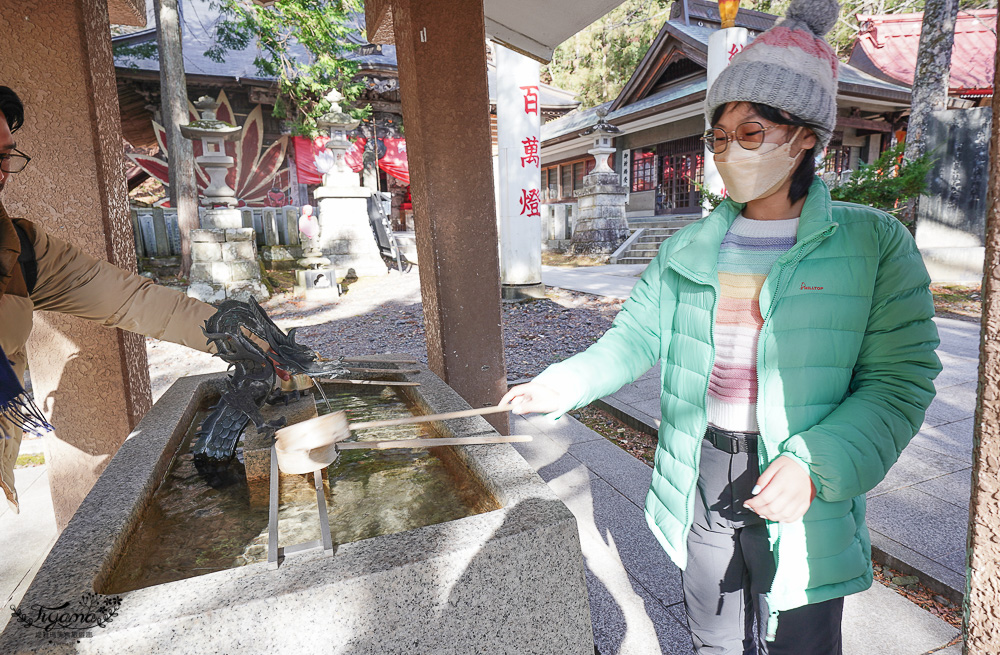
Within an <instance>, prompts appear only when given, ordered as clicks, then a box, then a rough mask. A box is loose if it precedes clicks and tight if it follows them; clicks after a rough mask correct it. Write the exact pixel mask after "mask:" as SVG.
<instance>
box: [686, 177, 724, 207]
mask: <svg viewBox="0 0 1000 655" xmlns="http://www.w3.org/2000/svg"><path fill="white" fill-rule="evenodd" d="M688 179H689V180H691V178H690V177H689V178H688ZM691 184H693V185H694V188H696V189H698V193H699V194H700V195H701V204H702V206H703V207H707V208H708V210H709V211H714V210H715V208H716V207H718V206H719V205H720V204H722V201H723V200H724V198H723V197H722V196H720V195H719V194H717V193H712V192H711V191H710V190H709V189H708V187H707V186H705V185H704V184H702V183H701V182H698V181H697V180H691Z"/></svg>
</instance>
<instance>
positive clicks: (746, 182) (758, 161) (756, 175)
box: [715, 126, 802, 203]
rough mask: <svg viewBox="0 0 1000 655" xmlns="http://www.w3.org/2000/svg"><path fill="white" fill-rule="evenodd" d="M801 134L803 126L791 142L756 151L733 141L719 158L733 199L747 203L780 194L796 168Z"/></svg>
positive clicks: (767, 144)
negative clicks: (797, 140)
mask: <svg viewBox="0 0 1000 655" xmlns="http://www.w3.org/2000/svg"><path fill="white" fill-rule="evenodd" d="M801 131H802V127H801V126H800V127H799V128H798V129H797V130H795V134H793V135H792V138H791V139H789V140H788V143H783V144H780V145H779V144H777V143H763V144H761V146H760V147H759V148H757V149H756V150H747V149H746V148H744V147H743V146H741V145H740V144H739V143H738V142H737V141H736V140H733V141H732V142H731V143H730V144H729V147H728V148H726V150H725V152H723V153H721V154H718V155H715V166H716V168H718V169H719V175H720V176H722V181H723V183H724V184H725V185H726V193H728V194H729V197H730V198H732V199H733V200H735V201H736V202H740V203H746V202H750V201H751V200H756V199H757V198H766V197H768V196H769V195H771V194H772V193H774V192H775V191H777V190H778V187H780V186H781V185H782V184H784V182H785V180H787V179H788V176H789V175H791V174H792V169H793V168H794V167H795V157H792V156H791V151H792V141H794V140H795V137H797V136H798V135H799V132H801ZM768 146H773V147H772V148H768Z"/></svg>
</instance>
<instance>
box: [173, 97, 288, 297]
mask: <svg viewBox="0 0 1000 655" xmlns="http://www.w3.org/2000/svg"><path fill="white" fill-rule="evenodd" d="M194 106H195V107H196V108H197V109H198V110H199V111H201V119H200V120H197V121H193V122H191V123H189V124H187V125H182V126H181V132H182V133H183V134H184V136H185V137H187V138H188V139H201V147H202V155H201V156H200V157H198V158H197V159H196V160H195V162H196V163H198V164H199V165H200V166H201V167H202V168H204V169H205V172H206V174H207V175H208V179H209V184H208V187H207V188H206V189H205V191H204V194H203V196H202V198H201V200H200V202H201V205H202V206H203V207H204V208H205V209H204V210H203V211H202V212H200V219H201V229H198V230H191V276H190V285H189V286H188V291H187V294H188V295H189V296H191V297H192V298H197V299H199V300H202V301H204V302H221V301H223V300H226V299H227V298H234V299H236V300H246V299H247V298H249V297H253V298H255V299H257V300H267V298H268V296H269V295H270V294H268V291H267V287H265V286H264V283H263V282H261V279H260V265H259V264H258V263H257V247H256V244H255V242H254V230H253V228H247V227H243V218H242V214H241V213H240V211H239V210H238V209H235V207H236V204H237V200H236V192H235V191H234V190H233V189H231V188H230V187H229V185H228V184H226V174H227V172H228V170H229V169H230V168H232V166H233V165H234V164H235V163H236V162H235V161H234V160H233V158H232V157H230V156H228V155H227V154H226V144H225V142H226V141H234V140H236V139H238V138H239V135H240V128H238V127H236V126H234V125H230V124H229V123H226V122H224V121H220V120H219V119H217V118H216V117H215V111H216V109H218V107H219V103H218V102H216V101H215V100H213V99H212V98H209V97H208V96H202V97H201V98H198V101H197V102H195V103H194Z"/></svg>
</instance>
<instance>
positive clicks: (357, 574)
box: [0, 367, 593, 655]
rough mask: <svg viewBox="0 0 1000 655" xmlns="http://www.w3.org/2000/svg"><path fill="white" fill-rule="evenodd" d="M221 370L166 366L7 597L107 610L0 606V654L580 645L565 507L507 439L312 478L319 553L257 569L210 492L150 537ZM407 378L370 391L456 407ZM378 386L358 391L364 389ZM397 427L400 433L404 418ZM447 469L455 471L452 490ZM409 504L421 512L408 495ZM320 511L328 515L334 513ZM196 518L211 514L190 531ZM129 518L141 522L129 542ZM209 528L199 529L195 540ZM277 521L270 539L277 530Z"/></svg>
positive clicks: (578, 593) (468, 424) (573, 648)
mask: <svg viewBox="0 0 1000 655" xmlns="http://www.w3.org/2000/svg"><path fill="white" fill-rule="evenodd" d="M224 378H225V376H224V374H210V375H202V376H191V377H188V378H182V379H180V380H178V381H177V382H176V383H175V384H174V385H173V386H172V387H171V388H170V389H169V390H168V391H167V393H166V394H164V396H163V397H162V398H161V399H160V400H159V401H158V402H157V403H156V404H155V405H154V407H153V408H152V409H151V410H150V412H149V413H148V414H147V415H146V416H145V417H144V418H143V420H142V421H141V422H140V423H139V425H138V426H137V427H136V429H135V430H134V431H133V433H132V434H131V435H130V437H129V439H128V440H127V441H126V442H125V444H123V446H122V448H121V449H120V450H119V452H118V453H117V454H116V455H115V457H114V458H113V459H112V461H111V462H110V464H109V465H108V467H107V469H106V470H105V471H104V472H103V473H102V475H101V477H100V478H99V479H98V481H97V483H96V484H95V486H94V488H93V489H92V490H91V492H90V494H89V495H88V496H87V498H86V499H85V500H84V502H83V503H82V505H81V506H80V508H79V510H78V511H77V513H76V514H75V515H74V517H73V518H72V519H71V520H70V522H69V524H68V525H67V527H66V529H65V530H64V531H63V533H62V534H61V535H60V537H59V539H58V540H57V542H56V544H55V546H54V547H53V548H52V551H51V552H50V554H49V556H48V558H47V559H46V560H45V562H44V563H43V565H42V567H41V569H40V570H39V571H38V573H37V574H36V576H35V578H34V580H33V582H32V583H31V585H30V586H29V588H28V590H27V593H26V594H25V596H24V599H23V600H22V603H21V605H20V606H19V608H18V609H19V611H21V612H22V613H23V614H24V615H25V616H27V617H35V616H38V615H39V613H40V612H41V610H42V609H44V608H47V607H54V606H59V605H61V604H63V603H69V604H70V605H71V606H72V604H74V603H75V604H79V603H80V602H81V601H82V602H84V603H90V604H91V605H93V603H94V598H95V596H93V594H95V593H96V594H98V596H97V597H96V598H97V599H98V600H100V601H102V602H103V601H113V602H111V603H110V605H108V606H111V607H115V608H116V611H115V614H114V616H113V618H112V620H111V621H110V622H104V623H103V624H102V625H97V626H92V627H91V628H89V629H87V630H84V631H81V630H77V631H75V632H74V631H73V630H68V631H67V630H49V631H46V630H44V629H43V628H42V627H41V626H40V624H38V623H35V624H33V625H28V624H26V623H25V622H23V621H17V620H12V621H11V622H10V623H9V624H8V626H7V628H6V629H5V630H4V632H3V633H2V634H0V653H4V654H5V655H6V654H8V653H11V654H13V653H100V654H104V653H227V654H228V653H262V652H268V653H286V652H287V653H293V652H294V653H299V652H301V651H302V649H304V648H310V649H317V648H318V649H320V651H319V652H324V653H379V654H382V653H435V654H436V653H454V654H456V655H459V654H461V655H467V654H471V653H477V654H478V653H544V654H550V653H579V654H580V655H590V653H593V636H592V631H591V621H590V610H589V605H588V600H587V589H586V581H585V577H584V567H583V560H582V554H581V550H580V540H579V534H578V531H577V525H576V520H575V518H574V516H573V515H572V513H570V511H569V510H568V509H567V508H566V506H565V505H564V504H563V503H562V502H561V501H560V500H559V499H558V498H557V497H556V496H555V495H554V494H553V493H552V491H551V490H550V489H549V488H548V486H547V485H546V484H545V483H544V482H543V481H542V480H541V478H539V477H538V475H537V474H536V473H535V472H534V470H533V469H532V468H531V467H529V466H528V465H527V463H526V462H525V461H524V460H523V459H522V458H521V456H520V455H518V454H517V451H515V450H514V448H513V447H512V446H510V445H509V444H501V445H481V446H464V447H455V448H450V447H448V448H435V449H432V451H440V452H438V453H434V452H431V451H425V452H424V453H419V452H418V453H410V454H408V455H405V456H406V457H407V458H410V459H413V458H416V459H420V458H421V457H431V456H433V457H435V458H436V459H437V461H438V462H439V464H435V465H434V466H438V467H439V468H440V471H441V472H442V475H441V476H440V477H439V478H437V480H438V481H431V482H430V483H429V485H427V486H424V487H422V488H423V489H424V491H419V490H414V489H420V488H421V487H419V485H418V486H417V487H410V491H401V489H403V487H404V486H405V485H403V483H402V482H400V479H399V476H400V475H401V474H400V473H398V472H396V471H401V470H402V471H412V470H414V469H413V467H412V466H411V465H412V463H413V462H412V461H411V462H406V463H405V464H404V465H403V466H402V467H401V468H399V469H394V468H392V466H390V464H392V462H388V463H386V462H382V463H379V464H377V465H371V464H364V463H363V466H362V468H364V467H365V466H368V467H369V470H368V471H367V475H366V476H361V477H358V478H354V479H352V478H350V474H347V477H346V478H345V477H342V474H344V472H343V471H340V472H338V471H337V470H331V471H329V472H328V480H327V483H326V485H325V493H326V494H327V502H328V504H329V506H330V512H331V514H330V518H331V532H335V533H336V534H337V536H335V539H334V541H335V543H337V545H336V547H335V552H334V554H333V555H332V556H330V555H326V554H324V553H323V551H322V550H316V551H310V552H308V553H302V554H298V555H295V556H292V557H289V558H288V559H287V560H285V561H284V562H283V563H282V565H281V566H280V567H279V568H278V569H276V570H272V569H271V568H270V567H269V566H268V564H267V562H266V561H258V560H262V559H266V556H264V555H263V553H261V552H260V549H259V548H255V546H258V545H259V543H257V542H256V541H255V540H256V539H259V538H260V537H261V536H262V534H263V536H264V537H265V538H266V525H265V526H264V527H265V529H264V530H263V532H262V531H260V530H257V529H256V527H257V526H256V525H255V524H254V520H256V519H254V518H253V517H252V516H250V517H249V518H248V517H244V519H240V520H236V519H233V518H231V517H228V516H226V517H225V519H223V518H220V517H221V516H222V514H223V513H225V512H223V510H221V509H219V508H217V507H216V508H214V509H210V510H209V511H207V512H203V514H204V515H203V516H200V517H191V518H190V519H189V520H190V521H191V524H190V525H189V526H188V527H189V528H190V529H188V530H187V531H186V532H185V530H183V529H182V530H181V531H180V533H179V534H180V535H181V537H179V538H178V539H179V540H180V541H182V542H183V541H184V540H189V541H190V543H191V544H194V545H195V546H196V547H194V548H188V549H187V550H188V551H192V550H193V551H194V552H193V553H192V552H187V553H184V556H183V557H182V558H181V560H183V561H180V562H178V561H173V562H170V561H168V560H169V559H170V557H174V555H171V554H170V550H169V549H166V550H162V551H157V550H156V549H157V548H159V542H160V541H161V540H162V539H164V538H166V537H165V535H167V534H170V533H173V534H178V533H177V530H176V528H177V527H178V526H180V527H182V528H183V527H184V526H185V525H187V524H186V523H185V521H184V520H183V511H180V510H176V511H173V514H174V517H173V518H171V517H170V516H168V515H169V514H170V513H171V512H170V511H166V512H165V511H164V510H163V506H162V505H159V506H158V505H157V503H159V502H160V501H159V500H158V499H157V493H158V490H161V488H162V487H163V485H162V484H161V483H162V482H163V481H164V480H165V479H168V478H169V477H170V475H171V474H179V475H180V476H181V477H182V478H183V477H185V476H186V475H187V474H186V473H185V472H184V463H183V455H184V444H185V443H186V440H187V439H188V438H189V437H190V431H191V426H192V424H195V423H196V422H197V420H198V418H197V414H198V412H199V411H204V410H205V407H206V403H207V402H210V401H211V399H212V396H213V395H215V394H217V393H218V390H219V389H220V388H221V387H220V385H221V383H222V381H223V380H224ZM407 379H409V380H411V381H416V382H419V383H420V385H421V386H419V387H400V388H399V389H401V390H402V395H398V396H392V395H390V396H387V397H386V399H387V400H388V401H390V402H389V403H388V404H390V405H397V407H396V410H400V409H401V407H402V410H403V411H416V412H418V413H422V414H426V413H438V412H448V411H455V410H460V409H467V408H468V404H467V403H465V402H464V401H463V400H462V399H461V397H459V396H458V394H456V393H455V392H454V391H453V390H452V389H451V388H450V387H448V386H447V385H446V384H445V383H444V382H443V381H441V380H440V378H438V377H437V376H435V375H434V374H433V373H431V372H430V371H428V370H427V369H426V368H423V367H421V370H420V372H419V373H417V374H414V375H410V376H408V377H407ZM376 389H378V388H376ZM384 389H385V388H384V387H383V388H382V389H378V391H377V392H375V393H376V395H377V396H378V397H379V398H381V396H382V394H383V393H384ZM365 393H368V392H365ZM347 395H348V396H350V394H347ZM357 395H358V394H355V396H357ZM361 395H364V394H361ZM338 402H347V403H350V402H354V400H351V399H350V398H348V399H346V400H344V399H342V400H341V401H338ZM376 404H377V403H376ZM396 410H394V411H396ZM378 411H382V410H381V409H380V410H378ZM430 426H431V429H432V431H433V434H435V435H439V436H446V437H450V436H476V435H485V434H492V433H494V432H493V429H492V427H491V426H490V425H489V424H488V423H487V422H486V421H485V420H484V419H483V418H482V417H472V418H466V419H458V420H453V421H447V422H445V423H435V424H430ZM408 430H410V431H409V432H406V433H405V436H407V437H412V436H417V432H414V431H415V430H422V428H419V427H418V426H410V427H409V428H408ZM378 436H379V438H384V434H379V435H378ZM399 436H400V437H402V436H404V434H400V435H399ZM358 438H364V436H363V435H358ZM372 438H374V437H372ZM405 453H406V451H380V452H378V453H372V452H370V451H353V452H351V451H348V452H345V453H344V454H343V455H342V460H345V461H344V462H343V463H344V465H347V466H348V468H349V465H350V464H351V462H349V461H347V460H348V458H347V457H346V456H347V455H348V454H350V455H351V456H352V457H360V458H369V457H371V456H372V455H379V456H387V457H388V458H390V460H391V459H392V458H394V457H399V456H400V454H405ZM359 461H360V460H359ZM366 461H372V460H366ZM374 461H380V460H374ZM383 464H385V466H383ZM340 465H341V462H339V461H338V462H337V465H336V467H339V466H340ZM434 466H431V467H430V468H434ZM336 467H334V468H336ZM418 468H419V467H418ZM426 468H427V467H424V469H426ZM456 472H457V473H456ZM459 474H460V475H459ZM408 475H409V474H408ZM420 475H423V473H421V474H420ZM420 475H418V476H417V477H420ZM292 477H293V478H294V477H295V476H292ZM403 477H405V476H403ZM362 478H365V479H366V480H367V483H366V482H364V481H362ZM456 478H466V479H467V480H468V481H469V486H468V488H466V487H465V486H463V484H458V485H456V484H455V480H456ZM373 480H375V481H376V482H375V483H373V482H372V481H373ZM444 482H448V484H447V485H444V484H443V483H444ZM300 483H301V481H296V480H294V479H292V480H283V484H282V486H283V490H282V496H283V502H284V503H285V508H284V513H285V514H286V517H285V518H286V519H289V518H292V516H291V515H292V514H295V513H297V512H304V513H308V512H309V509H310V506H309V504H308V503H306V502H304V498H303V499H302V500H303V504H301V505H296V502H298V501H297V500H296V497H297V496H300V495H301V496H303V497H304V496H310V495H311V496H312V505H311V513H310V514H309V519H310V520H308V521H306V522H303V523H301V527H302V532H301V534H298V535H296V534H295V533H294V531H293V529H292V528H289V530H287V533H288V534H287V536H288V539H289V542H288V543H291V542H292V540H294V541H299V540H303V539H312V538H315V536H316V533H313V534H311V535H310V534H308V530H309V529H317V528H311V527H309V526H314V525H315V526H317V527H318V521H316V520H315V517H316V512H315V496H314V492H313V488H312V485H311V484H308V485H307V490H308V492H307V493H306V492H303V491H301V490H300V491H295V490H294V488H295V485H296V484H300ZM289 484H291V485H292V486H291V487H289ZM366 484H367V486H368V487H373V486H374V487H380V488H390V489H392V491H393V493H394V494H399V495H398V496H397V498H396V500H397V501H399V502H390V503H388V504H387V505H384V506H382V507H381V508H380V509H378V510H375V509H373V508H372V507H371V506H370V500H369V499H368V497H367V496H365V495H363V494H362V493H361V492H362V491H365V490H364V489H363V487H365V486H366ZM182 488H183V485H182ZM446 488H448V489H451V491H448V492H447V493H444V492H443V491H442V490H444V489H446ZM286 492H287V496H286ZM191 493H192V494H193V492H191ZM161 495H162V494H161ZM182 495H183V494H182ZM446 495H451V496H453V497H454V498H455V499H457V500H458V501H459V502H458V503H457V504H455V505H452V506H451V508H450V509H448V508H445V509H443V510H442V509H441V507H439V506H438V505H439V503H438V501H439V500H440V498H442V497H443V496H446ZM338 498H339V500H338ZM182 505H183V501H182ZM403 505H406V509H405V510H401V509H400V508H401V507H402V506H403ZM421 505H423V506H424V509H428V508H430V511H424V509H422V510H420V511H411V510H412V508H414V507H418V506H421ZM158 507H159V508H158ZM168 508H169V505H168ZM296 508H298V509H296ZM338 508H340V509H338ZM394 508H395V509H394ZM202 509H206V508H205V507H203V508H202ZM195 511H198V510H195ZM338 511H341V512H343V514H338V515H336V516H335V513H336V512H338ZM213 512H215V513H214V514H213ZM158 513H159V514H158ZM366 513H367V516H366V515H365V514H366ZM251 514H252V513H251ZM404 515H409V516H404ZM428 515H430V518H428ZM177 516H180V517H181V519H178V518H177ZM264 516H265V522H266V513H265V514H264ZM414 517H416V518H417V519H419V520H416V522H413V519H414ZM241 521H246V522H248V523H247V524H246V525H244V524H243V523H241ZM171 522H172V523H171ZM198 522H205V525H207V526H208V527H209V528H213V529H209V530H207V531H206V530H203V529H202V530H200V531H199V529H197V528H196V527H195V523H198ZM227 522H235V523H237V524H239V525H240V528H239V529H236V528H234V527H233V525H231V524H230V523H227ZM286 523H287V521H286ZM418 523H419V524H420V525H417V524H418ZM143 525H145V526H146V528H147V529H146V533H148V535H154V538H152V539H150V538H149V537H148V536H147V537H146V539H147V540H146V542H145V543H144V544H143V542H142V539H143V538H144V537H143V534H144V532H143V529H142V526H143ZM171 525H172V527H171V529H167V527H168V526H171ZM202 527H204V526H202ZM151 528H152V530H150V529H151ZM156 530H160V532H159V534H160V535H161V537H159V538H156V537H155V535H156V534H157V533H156ZM338 530H341V531H342V532H337V531H338ZM213 531H214V532H215V533H217V534H216V535H215V537H216V538H215V541H201V540H202V539H207V537H205V533H206V532H209V533H211V532H213ZM279 532H280V533H281V537H282V540H283V541H284V540H285V537H286V531H285V530H284V529H283V527H279ZM261 543H263V542H261ZM213 544H214V545H213ZM199 557H200V558H201V559H199ZM180 564H183V566H181V565H180ZM185 566H186V567H187V570H184V568H185ZM201 567H204V568H201Z"/></svg>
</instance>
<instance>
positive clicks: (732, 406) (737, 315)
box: [707, 214, 799, 432]
mask: <svg viewBox="0 0 1000 655" xmlns="http://www.w3.org/2000/svg"><path fill="white" fill-rule="evenodd" d="M798 225H799V219H798V218H789V219H785V220H777V221H773V220H772V221H761V220H752V219H749V218H746V217H744V216H743V214H740V215H739V216H737V217H736V220H735V221H734V222H733V225H732V227H730V228H729V232H728V233H727V234H726V238H725V239H723V240H722V246H721V248H720V251H719V264H718V270H719V290H720V297H719V311H718V313H717V314H716V317H715V366H714V368H713V369H712V375H711V377H710V378H709V383H708V400H707V410H708V422H709V423H710V424H712V425H714V426H716V427H718V428H722V429H724V430H735V431H739V432H756V431H757V338H758V336H759V335H760V328H761V326H762V325H763V323H764V319H763V318H762V316H761V311H760V304H759V303H758V298H759V296H760V289H761V287H762V286H763V285H764V280H765V279H766V278H767V274H768V273H769V272H770V271H771V267H773V266H774V262H776V261H777V260H778V257H781V255H782V254H784V253H785V252H787V251H788V250H789V249H790V248H791V247H792V246H793V245H795V231H796V229H797V228H798Z"/></svg>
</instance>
